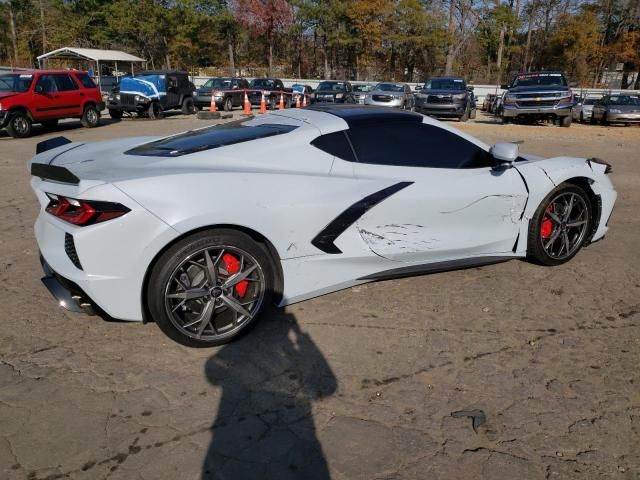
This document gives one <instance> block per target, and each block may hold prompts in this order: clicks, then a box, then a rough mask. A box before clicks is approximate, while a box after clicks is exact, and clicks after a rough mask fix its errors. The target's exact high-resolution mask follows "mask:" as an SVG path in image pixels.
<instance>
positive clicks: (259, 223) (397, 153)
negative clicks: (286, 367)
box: [30, 106, 616, 346]
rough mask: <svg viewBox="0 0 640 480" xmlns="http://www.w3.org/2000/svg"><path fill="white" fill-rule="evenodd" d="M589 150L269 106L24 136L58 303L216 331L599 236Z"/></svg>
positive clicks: (604, 200)
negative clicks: (179, 122)
mask: <svg viewBox="0 0 640 480" xmlns="http://www.w3.org/2000/svg"><path fill="white" fill-rule="evenodd" d="M610 168H611V167H610V166H609V165H608V164H606V163H605V162H603V161H602V160H598V159H594V158H591V159H584V158H570V157H556V158H549V159H542V158H538V157H531V156H524V155H519V154H518V146H517V145H514V144H498V145H494V146H493V147H491V148H489V147H488V146H487V145H485V144H483V143H482V142H480V141H478V140H476V139H475V138H473V137H471V136H469V135H466V134H464V133H461V132H459V131H458V130H456V129H455V128H453V127H451V126H449V125H447V124H444V123H440V122H438V121H436V120H432V119H430V118H428V117H424V116H422V115H419V114H416V113H411V112H406V111H394V110H391V109H386V108H377V107H364V106H317V107H311V108H306V109H295V110H285V111H282V112H274V113H271V114H268V115H264V116H259V117H253V118H248V119H243V120H238V121H232V122H230V123H225V124H220V125H216V126H210V127H206V128H202V129H199V130H193V131H189V132H186V133H181V134H179V135H175V136H171V137H166V138H158V137H135V138H125V139H120V140H113V141H105V142H97V143H87V144H84V143H71V142H69V141H68V140H66V139H65V138H63V137H58V138H55V139H52V140H48V141H46V142H42V143H40V144H39V145H38V153H37V155H36V156H35V157H34V158H33V159H32V160H31V162H30V169H31V170H30V171H31V175H32V180H31V184H32V187H33V189H34V191H35V193H36V195H37V197H38V200H39V201H40V203H41V205H42V209H41V212H40V215H39V216H38V219H37V221H36V225H35V235H36V238H37V241H38V245H39V247H40V251H41V254H42V263H43V267H44V270H45V272H46V276H45V278H44V279H43V281H44V283H45V284H46V285H47V287H48V288H49V289H50V290H51V291H52V293H53V294H54V295H55V296H56V297H57V298H58V299H59V300H60V303H61V304H62V305H63V306H65V307H66V308H68V309H70V310H74V311H81V310H84V311H87V312H99V313H101V314H107V315H108V316H110V317H112V318H116V319H125V320H139V321H150V320H153V321H155V322H156V323H157V324H158V326H159V327H160V328H161V329H162V330H163V331H164V332H165V333H166V334H167V335H168V336H169V337H171V338H172V339H174V340H176V341H178V342H180V343H182V344H185V345H189V346H210V345H216V344H220V343H224V342H227V341H229V340H230V339H232V338H234V337H236V336H237V335H239V334H240V333H241V332H243V331H245V330H246V329H247V328H248V327H249V326H250V325H251V324H252V323H253V322H254V321H255V320H256V318H257V317H258V315H259V314H260V312H261V310H263V309H264V308H265V307H266V306H267V304H269V303H272V302H275V303H276V304H277V305H287V304H291V303H294V302H299V301H301V300H305V299H308V298H311V297H315V296H318V295H322V294H325V293H329V292H333V291H335V290H339V289H342V288H345V287H349V286H353V285H357V284H360V283H364V282H370V281H374V280H381V279H389V278H395V277H401V276H407V275H415V274H423V273H430V272H438V271H444V270H452V269H458V268H465V267H472V266H477V265H484V264H489V263H495V262H500V261H504V260H508V259H512V258H521V257H529V258H531V259H532V260H534V261H536V262H538V263H541V264H544V265H557V264H560V263H563V262H566V261H568V260H569V259H570V258H572V257H573V256H574V255H575V254H576V253H577V252H578V250H580V248H581V247H582V246H583V245H587V244H589V243H590V242H593V241H595V240H599V239H601V238H603V237H604V235H605V233H606V232H607V228H608V227H607V222H608V219H609V216H610V215H611V211H612V209H613V205H614V202H615V200H616V192H615V190H614V189H613V186H612V184H611V182H610V181H609V178H608V177H607V175H606V174H607V173H608V172H609V171H610Z"/></svg>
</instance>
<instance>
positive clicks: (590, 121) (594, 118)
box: [589, 113, 596, 125]
mask: <svg viewBox="0 0 640 480" xmlns="http://www.w3.org/2000/svg"><path fill="white" fill-rule="evenodd" d="M589 123H590V124H591V125H595V124H596V117H595V115H594V114H593V113H591V118H590V119H589Z"/></svg>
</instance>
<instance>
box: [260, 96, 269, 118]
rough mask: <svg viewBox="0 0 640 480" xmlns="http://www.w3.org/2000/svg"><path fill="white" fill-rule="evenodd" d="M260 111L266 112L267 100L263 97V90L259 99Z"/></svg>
mask: <svg viewBox="0 0 640 480" xmlns="http://www.w3.org/2000/svg"><path fill="white" fill-rule="evenodd" d="M260 113H267V100H266V99H265V98H264V91H263V92H262V99H261V100H260Z"/></svg>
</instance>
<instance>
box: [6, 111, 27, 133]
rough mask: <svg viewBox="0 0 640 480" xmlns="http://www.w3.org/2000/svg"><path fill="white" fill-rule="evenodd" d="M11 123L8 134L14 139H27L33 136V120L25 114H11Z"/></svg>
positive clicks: (8, 126)
mask: <svg viewBox="0 0 640 480" xmlns="http://www.w3.org/2000/svg"><path fill="white" fill-rule="evenodd" d="M10 115H11V117H10V118H9V123H7V133H8V134H9V135H10V136H12V137H13V138H27V137H28V136H29V135H31V129H32V128H33V123H32V122H31V118H29V115H27V114H26V113H24V112H15V113H12V114H10Z"/></svg>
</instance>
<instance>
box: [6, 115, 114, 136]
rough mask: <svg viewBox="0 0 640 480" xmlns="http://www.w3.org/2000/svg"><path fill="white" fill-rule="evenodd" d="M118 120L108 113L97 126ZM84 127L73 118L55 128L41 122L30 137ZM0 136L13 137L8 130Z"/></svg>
mask: <svg viewBox="0 0 640 480" xmlns="http://www.w3.org/2000/svg"><path fill="white" fill-rule="evenodd" d="M118 122H119V120H114V119H112V118H109V116H108V115H107V116H106V117H105V116H104V115H102V117H101V118H100V124H99V125H98V126H97V127H96V128H100V127H104V126H107V125H112V124H114V123H118ZM83 128H85V127H83V126H82V123H80V120H73V121H64V120H63V121H61V122H60V123H58V125H56V127H55V128H47V127H43V126H42V125H40V124H35V125H34V126H33V129H32V131H31V135H30V136H29V137H28V138H33V137H39V136H42V135H50V134H60V133H63V132H69V131H73V130H81V129H83ZM0 138H8V139H11V136H10V135H9V134H8V133H7V132H6V130H0ZM16 140H20V139H16Z"/></svg>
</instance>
